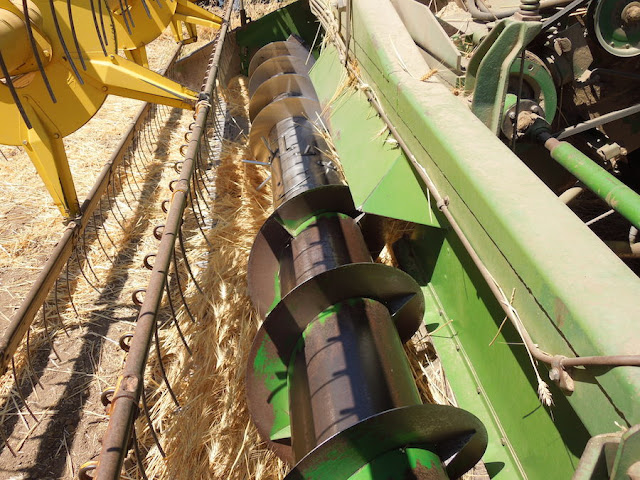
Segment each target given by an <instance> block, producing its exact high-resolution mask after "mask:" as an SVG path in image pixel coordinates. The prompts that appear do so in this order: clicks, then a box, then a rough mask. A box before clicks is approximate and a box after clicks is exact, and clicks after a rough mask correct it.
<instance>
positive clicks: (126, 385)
mask: <svg viewBox="0 0 640 480" xmlns="http://www.w3.org/2000/svg"><path fill="white" fill-rule="evenodd" d="M232 5H233V2H232V1H231V0H227V1H226V2H225V14H224V21H223V24H222V26H221V28H220V31H219V35H218V39H217V43H216V47H215V49H214V52H213V57H212V61H211V68H210V70H209V72H208V75H207V80H206V83H205V86H204V89H203V92H202V93H201V96H200V98H201V100H200V101H199V102H198V104H197V106H196V125H195V126H194V129H193V135H192V136H191V140H190V142H189V144H188V145H189V146H188V148H187V152H186V157H185V160H184V163H183V166H182V171H181V175H180V180H179V181H178V182H176V188H175V191H174V192H173V195H172V200H171V206H170V208H169V211H168V213H167V218H166V222H165V227H164V229H163V234H162V238H161V240H160V245H159V247H158V251H157V255H156V259H155V262H154V266H153V270H152V272H151V278H150V280H149V284H148V286H147V289H146V294H145V298H144V302H143V303H142V306H141V307H140V313H139V315H138V320H137V323H136V330H135V333H134V336H133V338H132V340H131V348H130V350H129V354H128V356H127V360H126V362H125V366H124V369H123V373H122V377H121V378H120V381H119V382H118V388H117V390H116V392H115V394H114V396H113V401H112V405H111V414H110V418H109V425H108V427H107V431H106V432H105V435H104V437H103V439H102V450H101V452H100V460H99V465H98V468H97V471H96V476H95V478H96V480H118V479H119V478H120V472H121V470H122V464H123V462H124V459H125V457H126V455H127V442H128V439H129V438H130V435H131V431H132V427H133V422H134V420H135V416H136V411H137V408H138V401H139V398H140V393H141V386H142V379H143V376H144V370H145V366H146V361H147V357H148V355H149V349H150V347H151V343H152V340H153V332H154V328H155V322H156V315H157V313H158V310H159V308H160V304H161V301H162V297H163V290H164V286H165V282H166V281H167V273H168V272H169V268H170V264H171V257H172V254H173V253H174V249H175V242H176V239H177V234H178V229H179V228H180V225H181V223H182V218H183V214H184V209H185V207H186V205H187V199H188V190H189V186H190V185H189V184H190V179H191V175H192V174H193V171H194V168H195V159H196V155H197V152H198V149H199V148H200V143H201V141H202V138H203V135H204V134H205V131H206V123H207V117H208V115H209V110H210V109H211V104H210V103H209V102H210V98H211V94H212V92H213V89H214V86H215V80H216V76H217V72H218V64H219V62H220V57H221V55H222V46H223V44H224V39H225V36H226V34H227V30H228V27H229V20H230V17H231V10H232ZM176 273H177V272H176Z"/></svg>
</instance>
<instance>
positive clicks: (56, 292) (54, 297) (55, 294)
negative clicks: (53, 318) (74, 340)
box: [53, 277, 71, 337]
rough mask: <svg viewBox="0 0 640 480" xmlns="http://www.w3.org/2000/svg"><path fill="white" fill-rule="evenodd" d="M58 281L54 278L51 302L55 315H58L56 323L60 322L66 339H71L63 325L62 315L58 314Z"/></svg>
mask: <svg viewBox="0 0 640 480" xmlns="http://www.w3.org/2000/svg"><path fill="white" fill-rule="evenodd" d="M58 280H60V277H58V278H56V282H55V284H54V286H53V302H54V304H55V306H56V314H57V315H58V321H59V322H60V326H61V327H62V330H63V331H64V333H65V334H66V335H67V337H71V335H69V331H68V330H67V327H66V325H65V324H64V319H63V318H62V314H61V313H60V303H59V302H58V288H59V286H58Z"/></svg>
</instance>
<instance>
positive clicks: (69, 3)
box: [67, 0, 87, 72]
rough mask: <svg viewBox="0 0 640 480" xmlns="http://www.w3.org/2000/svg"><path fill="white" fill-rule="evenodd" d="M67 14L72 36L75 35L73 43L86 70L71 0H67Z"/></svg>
mask: <svg viewBox="0 0 640 480" xmlns="http://www.w3.org/2000/svg"><path fill="white" fill-rule="evenodd" d="M67 15H68V17H69V26H70V27H71V36H72V37H73V43H74V44H75V47H76V52H77V53H78V58H79V59H80V65H82V69H83V70H84V71H85V72H86V71H87V65H86V64H85V63H84V57H83V55H82V52H81V51H80V43H79V42H78V35H76V25H75V23H74V21H73V12H72V8H71V0H67Z"/></svg>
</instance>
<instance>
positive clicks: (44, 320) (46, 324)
mask: <svg viewBox="0 0 640 480" xmlns="http://www.w3.org/2000/svg"><path fill="white" fill-rule="evenodd" d="M42 325H43V326H44V336H45V337H47V343H48V344H49V346H50V347H51V351H52V352H53V353H54V354H55V356H56V358H57V359H58V361H59V362H61V361H62V359H61V358H60V355H59V354H58V351H57V350H56V347H55V346H54V345H53V338H51V335H50V334H49V321H48V320H47V303H46V302H45V303H43V304H42Z"/></svg>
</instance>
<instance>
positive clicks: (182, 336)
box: [165, 282, 193, 355]
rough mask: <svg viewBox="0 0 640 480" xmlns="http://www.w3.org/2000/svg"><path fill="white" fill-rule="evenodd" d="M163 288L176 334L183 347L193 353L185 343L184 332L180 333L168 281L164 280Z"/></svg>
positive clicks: (190, 353)
mask: <svg viewBox="0 0 640 480" xmlns="http://www.w3.org/2000/svg"><path fill="white" fill-rule="evenodd" d="M165 290H166V292H167V298H168V300H169V308H170V309H171V317H172V318H173V323H174V325H175V326H176V330H177V331H178V335H179V336H180V340H182V343H183V344H184V348H186V349H187V352H189V355H193V353H192V352H191V349H190V348H189V344H188V343H187V339H186V338H184V334H183V333H182V329H181V328H180V324H179V323H178V317H177V316H176V310H175V307H174V306H173V300H172V299H171V289H170V288H169V282H165Z"/></svg>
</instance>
